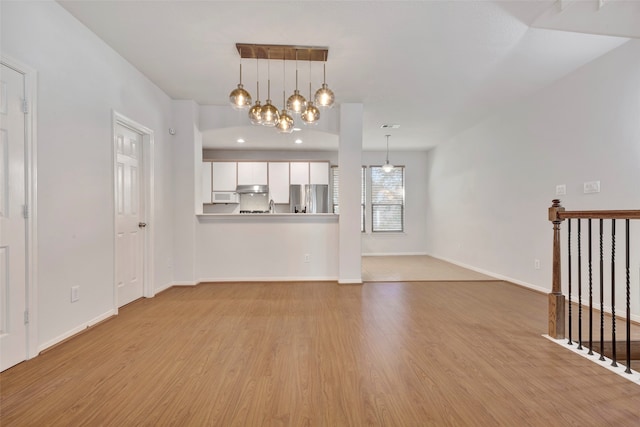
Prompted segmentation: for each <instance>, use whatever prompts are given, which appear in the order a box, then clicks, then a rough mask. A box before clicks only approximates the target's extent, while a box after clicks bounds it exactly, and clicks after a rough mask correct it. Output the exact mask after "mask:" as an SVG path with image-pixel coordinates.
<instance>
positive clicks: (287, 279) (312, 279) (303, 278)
mask: <svg viewBox="0 0 640 427" xmlns="http://www.w3.org/2000/svg"><path fill="white" fill-rule="evenodd" d="M337 281H338V277H337V276H283V277H273V276H268V277H215V278H205V279H199V280H198V281H197V282H196V284H200V283H216V282H337ZM360 283H362V282H360Z"/></svg>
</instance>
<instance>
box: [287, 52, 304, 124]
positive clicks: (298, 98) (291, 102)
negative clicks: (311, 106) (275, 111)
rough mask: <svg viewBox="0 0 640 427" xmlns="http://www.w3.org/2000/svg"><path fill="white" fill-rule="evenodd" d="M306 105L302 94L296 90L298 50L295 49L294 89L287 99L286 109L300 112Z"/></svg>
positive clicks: (295, 112)
mask: <svg viewBox="0 0 640 427" xmlns="http://www.w3.org/2000/svg"><path fill="white" fill-rule="evenodd" d="M306 105H307V100H306V99H304V96H302V95H300V91H299V90H298V51H297V50H296V89H295V90H294V91H293V95H291V96H290V97H289V99H288V100H287V110H289V111H291V112H292V113H294V114H300V113H302V111H304V108H305V107H306Z"/></svg>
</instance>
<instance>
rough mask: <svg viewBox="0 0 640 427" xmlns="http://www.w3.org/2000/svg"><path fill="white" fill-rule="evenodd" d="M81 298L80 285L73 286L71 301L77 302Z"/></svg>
mask: <svg viewBox="0 0 640 427" xmlns="http://www.w3.org/2000/svg"><path fill="white" fill-rule="evenodd" d="M79 299H80V286H72V287H71V302H76V301H78V300H79Z"/></svg>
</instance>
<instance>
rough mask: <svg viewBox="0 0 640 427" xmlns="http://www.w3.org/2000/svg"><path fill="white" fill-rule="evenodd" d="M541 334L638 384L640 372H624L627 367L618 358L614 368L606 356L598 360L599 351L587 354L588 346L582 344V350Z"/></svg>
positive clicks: (562, 340)
mask: <svg viewBox="0 0 640 427" xmlns="http://www.w3.org/2000/svg"><path fill="white" fill-rule="evenodd" d="M542 336H543V337H545V338H546V339H548V340H549V341H552V342H554V343H556V344H558V345H561V346H562V347H564V348H568V349H569V350H571V351H573V352H574V353H576V354H579V355H580V356H582V357H585V358H587V359H589V360H590V361H592V362H595V363H597V364H598V365H600V366H602V367H603V368H607V369H608V370H610V371H611V372H614V373H616V374H618V375H620V376H621V377H623V378H625V379H627V380H629V381H631V382H632V383H634V384H637V385H640V372H637V371H634V370H633V369H631V373H630V374H627V373H625V372H624V371H625V370H626V369H627V367H626V365H622V364H620V360H618V363H619V364H618V366H617V367H615V368H614V367H613V366H611V359H609V358H608V357H606V356H605V357H604V360H600V353H596V352H595V351H594V352H593V354H591V355H590V354H588V352H589V349H588V348H586V347H584V346H583V347H582V350H578V346H576V345H571V344H569V343H568V342H569V341H568V340H567V339H565V338H563V339H559V340H557V339H554V338H551V337H550V336H549V335H542Z"/></svg>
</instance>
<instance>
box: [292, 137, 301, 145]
mask: <svg viewBox="0 0 640 427" xmlns="http://www.w3.org/2000/svg"><path fill="white" fill-rule="evenodd" d="M294 142H295V143H296V144H302V140H301V139H300V138H298V139H296V140H295V141H294Z"/></svg>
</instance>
